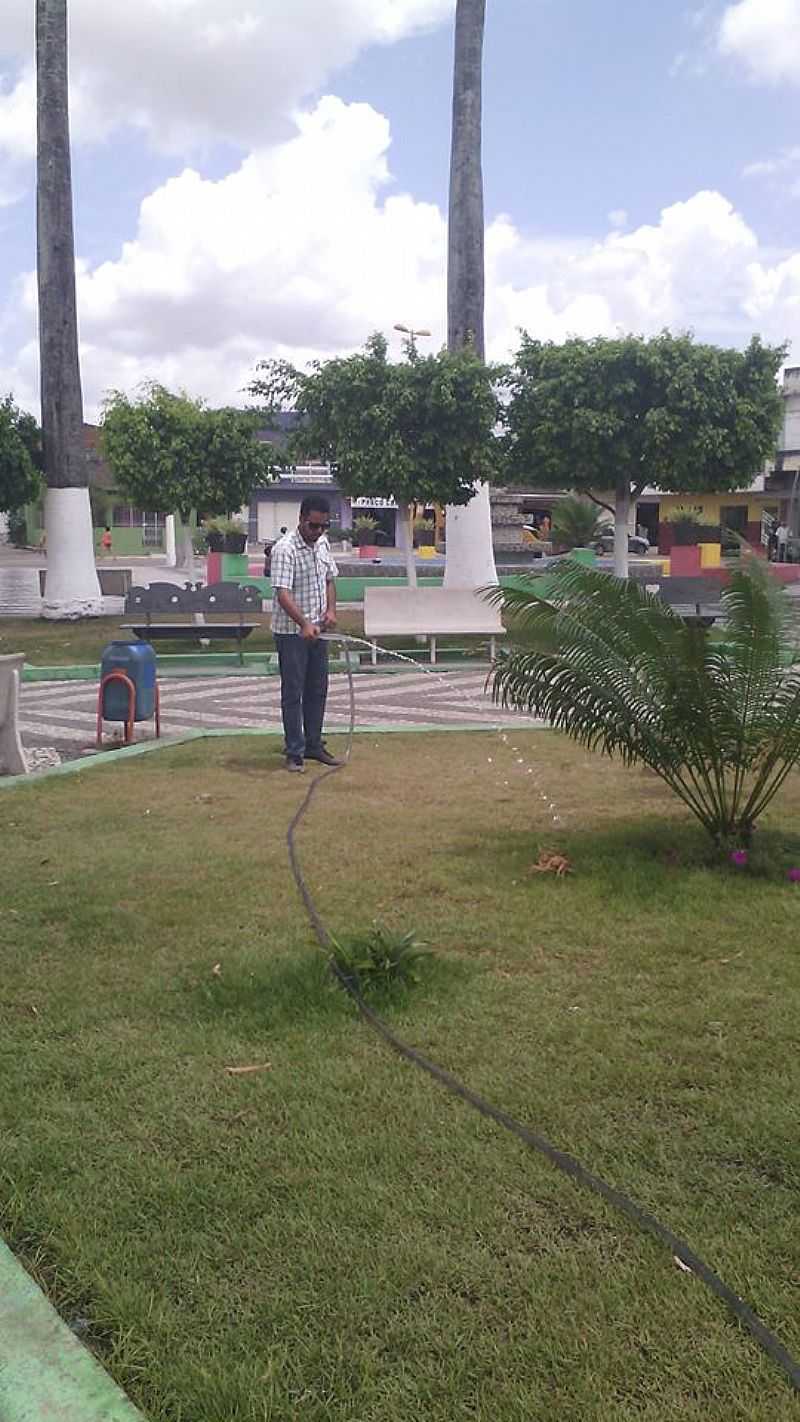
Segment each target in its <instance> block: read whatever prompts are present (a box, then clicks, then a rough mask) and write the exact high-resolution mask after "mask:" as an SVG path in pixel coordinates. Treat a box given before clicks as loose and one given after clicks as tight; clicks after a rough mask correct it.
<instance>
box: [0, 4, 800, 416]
mask: <svg viewBox="0 0 800 1422" xmlns="http://www.w3.org/2000/svg"><path fill="white" fill-rule="evenodd" d="M8 3H9V5H10V7H11V19H10V23H9V24H7V25H6V26H5V28H4V37H3V41H2V42H3V43H4V44H5V46H6V53H5V55H0V75H2V76H3V78H2V88H0V199H2V201H3V205H2V206H0V238H1V239H2V248H0V251H1V253H2V255H0V273H2V276H3V277H4V281H3V284H2V288H0V384H2V385H3V386H4V387H5V388H8V387H9V386H11V387H13V388H15V389H16V390H18V391H19V392H20V398H22V399H24V400H25V401H26V402H27V403H31V402H32V400H33V399H35V388H36V370H35V366H36V356H35V340H34V335H35V313H34V310H33V306H32V294H31V293H32V287H31V280H30V274H31V272H32V271H33V267H34V208H33V194H32V184H33V164H32V159H31V133H30V128H29V127H28V128H26V121H27V120H26V114H27V113H28V109H29V108H30V98H31V85H30V81H29V80H28V81H26V74H25V66H26V63H27V64H30V60H31V47H30V40H31V37H30V33H29V25H28V19H29V17H28V14H27V12H28V10H29V8H30V7H29V6H28V3H27V0H8ZM453 8H454V0H294V6H293V7H287V6H286V5H285V4H284V3H283V0H251V3H250V4H249V5H248V4H247V3H246V0H191V4H190V6H189V10H190V11H191V12H192V13H193V15H194V18H195V21H196V24H195V29H194V31H193V36H194V38H193V40H192V39H190V40H189V41H187V39H186V31H185V30H184V32H181V30H180V28H179V27H178V26H177V25H176V24H171V25H165V24H164V23H163V21H162V20H159V23H158V24H157V25H156V24H154V16H163V13H164V12H163V10H160V8H159V6H158V4H157V0H140V4H139V5H138V6H137V7H129V6H127V5H124V4H123V3H122V0H71V18H72V33H73V44H72V79H73V90H74V99H73V128H74V177H75V198H76V208H77V221H76V228H77V240H78V253H79V258H80V261H81V278H80V283H79V301H80V308H81V327H82V335H83V339H84V343H85V346H86V350H85V356H84V378H85V384H86V387H87V403H88V404H89V406H90V407H91V408H96V406H97V403H98V401H99V400H100V399H101V398H102V394H103V390H104V389H105V388H108V387H109V385H123V386H125V387H126V388H128V387H130V386H131V385H132V384H135V383H136V381H137V380H140V379H143V378H146V377H148V376H155V377H157V378H159V379H164V380H166V381H167V383H171V384H175V383H183V384H185V385H186V386H187V388H190V389H192V390H196V393H202V394H206V395H207V396H208V397H209V398H212V399H214V398H231V395H232V394H233V393H235V391H237V390H240V389H241V384H242V381H243V380H244V379H246V377H247V373H248V371H250V370H251V369H252V365H253V363H254V361H255V360H256V359H258V358H259V356H265V355H270V354H273V353H279V354H285V355H289V356H290V357H291V358H293V359H297V360H302V359H306V358H309V357H311V356H314V355H317V354H322V355H325V354H329V353H331V352H332V351H334V350H338V349H351V348H352V347H353V346H355V345H357V344H359V343H360V342H361V340H362V339H365V338H366V336H367V335H368V334H369V332H370V330H371V329H372V328H373V327H375V326H382V327H383V328H384V329H388V328H390V327H391V324H392V319H393V318H396V319H405V320H409V321H413V322H415V323H417V324H421V323H424V324H428V325H430V326H431V327H432V329H433V330H434V339H439V337H440V336H441V333H442V330H443V316H444V309H443V307H444V281H443V278H444V216H445V214H446V202H447V176H448V161H449V137H450V135H449V125H450V82H451V69H452V47H453V36H452V17H453ZM151 12H152V13H151ZM253 15H255V20H254V19H253ZM248 26H249V28H247V27H248ZM799 32H800V0H735V3H733V4H729V3H725V0H718V3H712V4H705V5H700V4H695V5H694V6H688V5H687V6H684V5H682V4H676V3H665V4H663V5H660V6H657V5H642V4H641V3H634V0H617V3H616V4H615V5H614V6H604V5H600V4H599V3H597V0H488V3H487V29H486V64H485V136H484V166H485V184H486V212H487V227H488V237H487V242H488V249H487V250H488V253H489V256H488V263H487V281H488V291H489V295H488V303H487V326H488V332H489V339H490V348H491V349H492V352H493V354H496V355H502V354H505V353H507V352H508V350H510V349H511V348H512V347H513V343H514V339H515V335H516V331H517V329H518V327H519V326H520V325H525V326H526V327H528V329H533V330H535V331H536V332H537V333H538V334H541V335H544V336H549V337H552V338H554V339H560V338H563V336H564V335H566V334H569V333H571V332H572V331H577V332H579V333H580V334H593V333H600V332H609V331H611V330H614V329H617V328H620V327H623V328H627V329H638V330H644V331H647V330H656V329H659V328H660V326H662V325H672V326H687V325H688V326H691V327H693V328H694V329H695V331H696V332H697V334H698V336H702V337H704V338H707V339H714V340H727V341H731V342H732V343H741V342H743V341H744V340H746V339H747V338H748V336H749V334H750V332H751V331H752V330H763V332H764V334H765V336H766V337H767V338H768V339H772V340H779V339H783V338H784V337H790V338H794V339H795V340H796V342H797V349H796V355H797V358H798V360H800V239H799V236H798V210H799V209H800V148H799V147H796V146H794V145H793V144H792V129H793V118H794V113H795V111H796V106H797V84H798V77H799V76H800V39H798V33H799ZM156 37H158V41H159V42H158V43H157V44H156ZM210 52H211V56H212V57H211V59H209V53H210ZM26 82H27V88H26ZM26 104H27V105H28V109H26ZM748 170H751V171H748ZM142 204H144V207H143V206H142ZM501 218H502V219H503V220H500V219H501Z"/></svg>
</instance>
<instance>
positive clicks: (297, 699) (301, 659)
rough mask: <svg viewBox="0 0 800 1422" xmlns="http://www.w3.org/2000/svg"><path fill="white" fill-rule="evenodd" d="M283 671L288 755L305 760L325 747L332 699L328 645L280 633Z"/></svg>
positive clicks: (282, 689)
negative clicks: (325, 726) (325, 724)
mask: <svg viewBox="0 0 800 1422" xmlns="http://www.w3.org/2000/svg"><path fill="white" fill-rule="evenodd" d="M275 645H276V647H277V648H278V665H279V666H280V671H281V715H282V717H283V733H284V735H285V737H286V754H287V755H289V756H300V757H302V756H304V755H305V754H306V753H307V752H309V751H318V750H319V749H320V746H321V745H322V722H323V720H324V717H325V702H326V700H327V697H328V644H327V642H321V641H313V642H312V641H311V640H310V639H308V638H306V637H301V636H299V635H298V636H295V635H294V634H293V633H291V632H276V634H275Z"/></svg>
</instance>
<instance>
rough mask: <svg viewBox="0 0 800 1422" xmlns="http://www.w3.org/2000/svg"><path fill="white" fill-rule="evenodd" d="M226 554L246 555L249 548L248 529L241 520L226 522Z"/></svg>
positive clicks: (224, 525)
mask: <svg viewBox="0 0 800 1422" xmlns="http://www.w3.org/2000/svg"><path fill="white" fill-rule="evenodd" d="M223 528H224V532H225V552H226V553H244V550H245V548H246V547H247V528H246V526H245V524H244V523H243V522H242V520H241V519H240V518H227V519H225V520H224V523H223Z"/></svg>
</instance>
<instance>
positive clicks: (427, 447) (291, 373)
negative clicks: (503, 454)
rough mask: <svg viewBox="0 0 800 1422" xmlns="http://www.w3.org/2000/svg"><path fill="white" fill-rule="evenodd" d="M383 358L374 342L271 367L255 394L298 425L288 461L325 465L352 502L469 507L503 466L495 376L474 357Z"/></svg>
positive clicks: (409, 349)
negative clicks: (307, 365)
mask: <svg viewBox="0 0 800 1422" xmlns="http://www.w3.org/2000/svg"><path fill="white" fill-rule="evenodd" d="M406 355H407V359H406V360H405V361H402V362H400V363H393V362H390V361H389V360H388V359H387V344H386V340H385V337H384V336H382V335H380V334H379V333H376V334H375V335H373V336H372V337H371V338H370V340H369V341H368V342H367V344H366V347H365V349H364V351H363V352H360V353H359V354H357V355H352V356H346V357H340V358H337V359H334V360H329V361H324V362H320V361H317V362H315V363H314V365H313V366H312V367H311V369H310V371H308V372H302V371H299V370H297V369H295V367H294V366H291V365H288V364H287V363H286V362H284V361H265V362H263V363H262V364H261V365H260V366H259V367H258V369H259V372H260V374H259V376H258V377H257V379H256V380H254V381H253V383H252V385H251V386H250V392H251V394H253V395H255V396H257V397H258V398H259V399H261V400H263V401H264V402H265V405H266V407H267V416H266V418H267V420H269V418H270V414H271V413H272V414H274V413H275V412H277V411H279V410H287V409H293V410H296V411H297V413H298V415H299V416H300V419H299V422H298V428H297V431H296V432H295V434H294V435H293V436H292V437H291V439H290V441H289V453H290V454H292V455H295V456H297V457H298V458H299V457H300V456H306V457H307V456H309V455H310V456H312V457H314V458H319V459H327V460H329V461H330V463H331V464H332V465H334V467H335V469H336V475H337V478H338V481H339V484H340V486H341V488H342V489H343V490H344V491H345V493H347V494H348V495H350V496H352V497H354V498H362V497H364V496H367V495H370V494H374V495H376V496H377V497H381V498H392V497H393V498H395V499H396V500H397V502H398V503H399V504H400V503H412V502H418V503H452V504H466V503H467V502H468V501H469V499H471V497H472V494H473V486H474V484H475V482H476V480H478V479H487V478H491V477H492V475H493V474H494V473H495V471H496V469H497V466H498V457H499V441H498V440H497V439H496V437H495V434H494V430H495V426H496V424H497V420H498V416H499V405H498V400H497V394H496V391H495V381H496V377H497V372H496V371H495V370H493V369H492V367H490V366H486V365H485V364H484V363H483V361H481V360H479V359H478V357H477V356H476V355H475V353H474V351H471V350H469V349H466V350H463V351H459V352H455V353H450V352H448V351H446V350H443V351H440V352H439V353H438V355H430V356H421V355H420V354H419V353H418V351H417V350H416V349H415V347H414V345H413V342H409V343H408V344H407V346H406Z"/></svg>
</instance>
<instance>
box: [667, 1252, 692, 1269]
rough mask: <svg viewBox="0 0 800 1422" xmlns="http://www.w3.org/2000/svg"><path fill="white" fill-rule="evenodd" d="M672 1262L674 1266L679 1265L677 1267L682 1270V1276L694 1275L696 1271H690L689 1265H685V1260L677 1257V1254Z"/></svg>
mask: <svg viewBox="0 0 800 1422" xmlns="http://www.w3.org/2000/svg"><path fill="white" fill-rule="evenodd" d="M672 1262H673V1264H677V1266H678V1268H679V1269H680V1271H681V1273H682V1274H692V1273H694V1270H693V1269H690V1268H689V1265H688V1264H684V1262H683V1260H682V1259H679V1258H678V1256H677V1254H673V1256H672Z"/></svg>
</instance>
